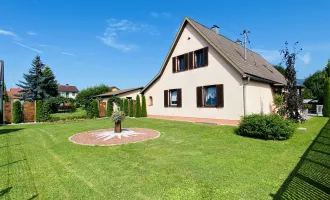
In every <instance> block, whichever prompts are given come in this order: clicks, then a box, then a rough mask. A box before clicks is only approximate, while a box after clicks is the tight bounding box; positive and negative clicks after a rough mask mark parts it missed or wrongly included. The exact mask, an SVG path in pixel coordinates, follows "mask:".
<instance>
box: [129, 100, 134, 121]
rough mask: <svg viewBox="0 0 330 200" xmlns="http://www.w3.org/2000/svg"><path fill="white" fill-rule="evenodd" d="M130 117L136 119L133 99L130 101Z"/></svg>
mask: <svg viewBox="0 0 330 200" xmlns="http://www.w3.org/2000/svg"><path fill="white" fill-rule="evenodd" d="M129 116H130V117H134V102H133V99H130V100H129Z"/></svg>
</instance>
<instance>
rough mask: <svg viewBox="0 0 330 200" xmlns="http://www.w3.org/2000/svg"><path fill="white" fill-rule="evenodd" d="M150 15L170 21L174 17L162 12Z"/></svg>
mask: <svg viewBox="0 0 330 200" xmlns="http://www.w3.org/2000/svg"><path fill="white" fill-rule="evenodd" d="M150 15H151V16H152V17H154V18H166V19H169V18H171V17H172V15H171V14H170V13H168V12H161V13H158V12H151V13H150Z"/></svg>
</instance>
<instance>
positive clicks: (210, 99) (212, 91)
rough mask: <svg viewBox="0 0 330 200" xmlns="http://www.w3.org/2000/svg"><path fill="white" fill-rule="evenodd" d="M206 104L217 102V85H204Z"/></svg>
mask: <svg viewBox="0 0 330 200" xmlns="http://www.w3.org/2000/svg"><path fill="white" fill-rule="evenodd" d="M204 94H205V96H204V99H205V106H215V105H216V104H217V90H216V87H215V86H208V87H204Z"/></svg>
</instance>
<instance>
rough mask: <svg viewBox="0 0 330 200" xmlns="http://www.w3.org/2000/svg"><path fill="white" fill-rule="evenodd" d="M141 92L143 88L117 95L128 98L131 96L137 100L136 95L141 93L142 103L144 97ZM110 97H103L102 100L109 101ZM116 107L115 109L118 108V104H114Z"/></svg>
mask: <svg viewBox="0 0 330 200" xmlns="http://www.w3.org/2000/svg"><path fill="white" fill-rule="evenodd" d="M140 92H141V90H134V91H131V92H127V93H124V94H119V95H117V96H118V97H119V98H127V97H129V98H132V99H133V100H136V95H140V101H141V103H142V99H141V94H140ZM109 99H110V97H108V98H102V101H103V102H108V100H109ZM113 106H114V107H113V108H114V110H116V109H117V105H116V104H114V105H113Z"/></svg>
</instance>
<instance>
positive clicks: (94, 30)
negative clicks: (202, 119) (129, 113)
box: [0, 0, 330, 89]
mask: <svg viewBox="0 0 330 200" xmlns="http://www.w3.org/2000/svg"><path fill="white" fill-rule="evenodd" d="M316 2H317V3H316ZM0 8H1V11H0V60H3V61H4V63H5V83H6V85H7V89H9V88H12V87H16V83H18V81H20V80H23V77H22V75H23V73H27V72H28V70H29V68H30V67H31V62H32V60H33V58H34V57H35V56H36V55H38V54H39V55H40V56H41V59H42V61H43V62H44V63H45V64H46V65H49V66H50V67H51V69H52V70H53V72H54V74H55V76H56V79H57V80H58V82H59V83H60V84H69V85H75V86H77V87H78V88H79V89H84V88H86V87H88V86H95V85H99V84H106V85H109V86H113V85H115V86H117V87H119V88H121V89H124V88H131V87H139V86H145V85H146V84H147V83H148V82H149V81H150V80H151V79H152V78H153V77H154V76H155V75H156V74H157V73H158V71H159V69H160V68H161V66H162V64H163V62H164V59H165V57H166V55H167V53H168V51H169V48H170V46H171V44H172V42H173V40H174V38H175V35H176V33H177V31H178V29H179V27H180V25H181V23H182V21H183V19H184V17H185V16H189V17H190V18H192V19H194V20H196V21H198V22H200V23H201V24H203V25H205V26H207V27H211V26H212V25H214V24H216V25H218V26H219V27H220V34H222V35H224V36H226V37H228V38H230V39H232V40H236V39H240V40H243V37H242V35H240V33H242V31H243V30H244V29H247V30H249V31H250V33H249V39H250V44H249V45H248V47H249V48H250V49H252V50H254V51H255V52H257V53H259V54H261V55H262V56H264V58H266V59H267V60H268V61H269V62H270V63H272V64H278V63H280V62H281V60H282V57H281V55H280V53H279V51H280V50H281V49H283V48H284V47H285V41H288V42H289V47H290V48H291V49H293V44H294V43H295V42H296V41H299V43H298V45H297V47H298V48H302V49H303V50H302V51H301V52H299V54H298V59H297V61H296V66H295V67H296V70H297V78H305V77H307V76H308V75H310V74H311V73H313V72H315V71H316V70H321V69H323V68H324V67H325V65H326V63H327V60H328V58H330V37H329V33H330V15H329V14H330V1H328V0H317V1H298V0H292V1H283V0H276V1H264V0H260V1H253V0H250V1H237V0H231V1H219V0H217V1H207V0H204V1H195V0H189V1H188V0H173V1H172V0H166V1H143V0H141V1H103V0H93V1H90V0H84V1H82V0H69V1H68V0H57V1H47V0H26V1H22V0H1V1H0Z"/></svg>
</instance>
